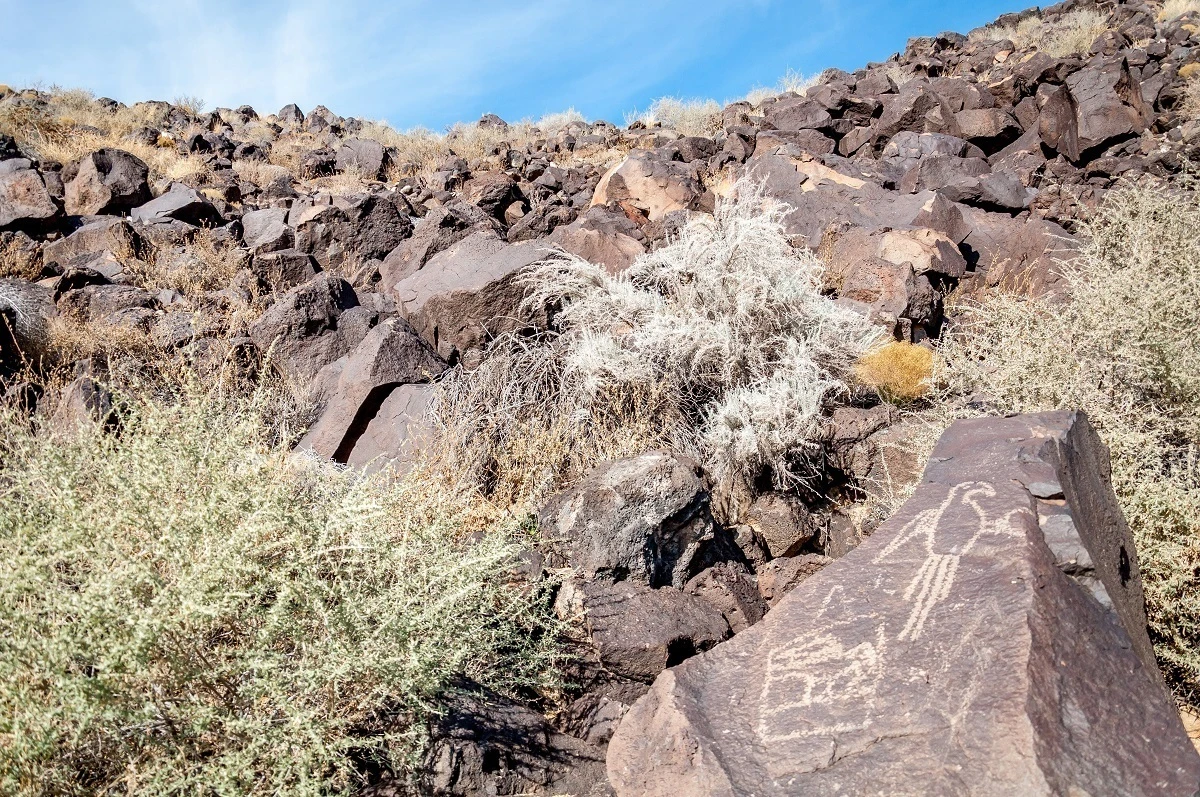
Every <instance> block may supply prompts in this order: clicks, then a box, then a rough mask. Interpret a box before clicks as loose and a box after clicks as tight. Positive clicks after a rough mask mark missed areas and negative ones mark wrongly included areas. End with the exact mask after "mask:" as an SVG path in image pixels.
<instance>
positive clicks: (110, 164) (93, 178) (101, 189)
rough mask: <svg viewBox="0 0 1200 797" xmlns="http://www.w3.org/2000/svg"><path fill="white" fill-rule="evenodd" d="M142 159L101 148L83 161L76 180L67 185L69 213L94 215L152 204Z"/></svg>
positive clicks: (146, 173) (65, 198) (122, 151)
mask: <svg viewBox="0 0 1200 797" xmlns="http://www.w3.org/2000/svg"><path fill="white" fill-rule="evenodd" d="M149 173H150V171H149V169H148V168H147V166H146V164H145V163H143V162H142V160H141V159H140V158H138V157H136V156H134V155H130V154H129V153H128V152H125V151H124V150H119V149H108V148H105V149H100V150H96V151H95V152H93V153H91V154H89V155H85V156H84V157H83V158H81V159H80V161H79V164H78V170H77V172H76V175H75V179H73V180H71V182H69V183H67V185H66V192H65V195H64V200H65V205H66V211H67V213H71V214H75V215H80V216H93V215H96V214H99V213H118V212H120V211H123V210H131V209H133V208H135V207H137V206H139V205H141V204H143V203H146V202H149V201H150V186H149V185H147V183H146V178H147V176H148V175H149Z"/></svg>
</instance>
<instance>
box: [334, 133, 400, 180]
mask: <svg viewBox="0 0 1200 797" xmlns="http://www.w3.org/2000/svg"><path fill="white" fill-rule="evenodd" d="M336 157H337V160H336V167H337V170H338V171H339V172H344V171H348V170H357V171H358V172H359V173H360V174H361V175H362V176H363V177H364V178H366V179H368V180H379V179H381V178H382V177H383V176H384V172H386V171H387V167H388V166H389V165H390V164H391V162H392V157H391V152H390V151H389V150H388V149H387V148H386V147H384V146H383V145H382V144H380V143H379V142H378V141H375V140H373V139H369V138H351V139H347V140H346V142H345V143H343V144H342V146H340V147H339V148H338V151H337V156H336Z"/></svg>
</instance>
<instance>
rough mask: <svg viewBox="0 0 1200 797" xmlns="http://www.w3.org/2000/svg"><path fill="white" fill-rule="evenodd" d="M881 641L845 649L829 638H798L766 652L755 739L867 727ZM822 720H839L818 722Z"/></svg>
mask: <svg viewBox="0 0 1200 797" xmlns="http://www.w3.org/2000/svg"><path fill="white" fill-rule="evenodd" d="M884 648H885V641H884V635H883V629H882V627H881V628H880V629H879V634H878V635H877V638H876V639H875V640H874V641H873V642H860V643H858V644H856V645H853V646H851V647H850V648H846V647H845V645H844V644H843V643H842V641H841V640H840V639H838V638H837V637H836V636H834V635H833V634H820V635H818V636H815V637H810V638H809V639H807V640H804V641H800V640H797V641H796V643H794V644H792V645H789V646H787V647H785V648H777V649H775V650H772V651H770V653H768V654H767V666H766V672H765V674H764V677H763V683H762V690H761V692H760V694H759V700H758V735H759V738H760V739H761V740H762V741H763V742H764V743H766V744H770V743H773V742H781V741H785V740H788V739H799V738H804V737H808V736H829V735H833V734H839V733H849V732H851V731H858V730H862V729H864V728H866V727H867V726H868V725H870V719H869V717H870V715H871V711H870V707H872V706H873V704H874V702H875V701H874V698H875V694H876V692H877V690H878V687H879V679H880V677H881V676H882V674H883V661H884V653H885V650H884ZM826 716H836V717H839V718H841V720H842V721H841V722H838V723H833V724H830V723H827V722H825V723H823V722H822V721H821V720H822V718H823V717H826Z"/></svg>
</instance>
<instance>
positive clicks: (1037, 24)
mask: <svg viewBox="0 0 1200 797" xmlns="http://www.w3.org/2000/svg"><path fill="white" fill-rule="evenodd" d="M1108 29H1109V28H1108V17H1107V16H1106V15H1105V14H1104V12H1103V11H1098V10H1096V9H1094V8H1080V9H1076V10H1075V11H1070V12H1068V13H1066V14H1063V15H1062V16H1061V17H1059V19H1058V20H1056V21H1054V22H1050V21H1047V20H1045V19H1043V18H1042V17H1040V16H1037V15H1032V16H1028V17H1025V18H1024V19H1022V20H1021V21H1020V22H1018V23H1017V24H1016V25H988V26H987V27H984V28H980V29H979V30H977V31H972V38H973V39H974V40H975V41H981V42H997V41H1003V40H1006V39H1007V40H1008V41H1011V42H1012V43H1013V44H1015V45H1016V46H1017V48H1018V49H1020V48H1025V47H1037V48H1038V49H1039V50H1042V51H1043V52H1045V53H1047V54H1049V55H1052V56H1054V57H1055V58H1065V57H1066V56H1069V55H1077V54H1079V53H1086V52H1087V51H1088V50H1089V49H1091V46H1092V42H1094V41H1095V40H1096V39H1097V38H1098V37H1099V36H1100V35H1102V34H1103V33H1105V32H1106V31H1107V30H1108Z"/></svg>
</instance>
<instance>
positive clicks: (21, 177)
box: [0, 161, 58, 230]
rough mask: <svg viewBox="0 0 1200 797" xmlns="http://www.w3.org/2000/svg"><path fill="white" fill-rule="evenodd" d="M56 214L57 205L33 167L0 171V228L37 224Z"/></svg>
mask: <svg viewBox="0 0 1200 797" xmlns="http://www.w3.org/2000/svg"><path fill="white" fill-rule="evenodd" d="M26 162H28V161H26ZM57 214H58V206H57V205H55V204H54V200H53V199H51V198H50V194H49V192H47V191H46V184H45V183H44V182H43V181H42V176H41V175H40V174H38V173H37V172H36V171H34V170H33V169H15V170H13V171H7V172H2V173H0V230H3V229H7V228H9V227H13V228H16V227H21V226H31V227H32V226H37V225H38V224H40V223H42V222H45V221H46V220H48V219H51V218H53V217H54V216H55V215H57Z"/></svg>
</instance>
